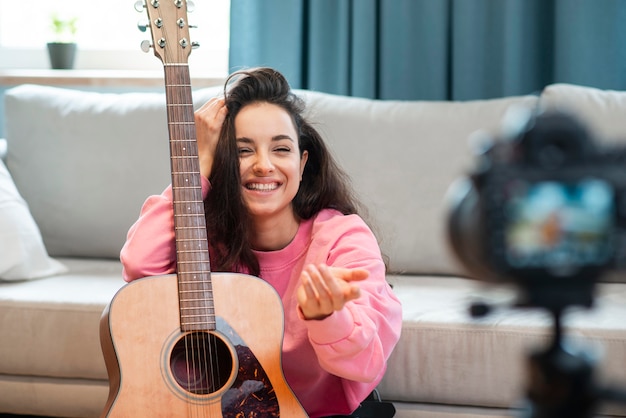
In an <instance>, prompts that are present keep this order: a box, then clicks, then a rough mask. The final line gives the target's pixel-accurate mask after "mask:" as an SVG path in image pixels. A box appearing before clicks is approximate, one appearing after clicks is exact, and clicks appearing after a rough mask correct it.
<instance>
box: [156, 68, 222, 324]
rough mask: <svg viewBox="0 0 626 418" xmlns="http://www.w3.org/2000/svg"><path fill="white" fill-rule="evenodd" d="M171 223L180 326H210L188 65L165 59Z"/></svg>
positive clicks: (212, 319) (208, 279)
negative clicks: (174, 237)
mask: <svg viewBox="0 0 626 418" xmlns="http://www.w3.org/2000/svg"><path fill="white" fill-rule="evenodd" d="M164 69H165V93H166V99H167V124H168V129H169V137H170V157H171V172H172V192H173V203H174V228H175V236H176V260H177V271H178V272H177V274H178V287H179V300H180V318H181V329H182V330H183V331H193V330H214V329H215V315H214V306H213V292H212V286H211V277H210V276H211V266H210V262H209V250H208V240H207V232H206V220H205V217H204V203H203V201H202V184H201V177H200V166H199V162H198V146H197V142H196V126H195V122H194V109H193V99H192V94H191V82H190V77H189V67H188V65H186V64H174V65H165V67H164Z"/></svg>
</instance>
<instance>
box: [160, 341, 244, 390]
mask: <svg viewBox="0 0 626 418" xmlns="http://www.w3.org/2000/svg"><path fill="white" fill-rule="evenodd" d="M170 368H171V371H172V375H173V377H174V379H175V380H176V383H178V384H179V385H180V387H182V388H183V389H184V390H186V391H188V392H191V393H193V394H196V395H206V394H209V393H213V392H215V391H217V390H219V389H220V388H222V387H223V386H224V385H225V384H226V383H227V382H228V379H229V377H230V376H231V373H232V369H233V357H232V354H231V351H230V350H229V348H228V346H227V345H226V343H225V342H224V341H223V340H222V339H220V338H218V337H216V336H215V335H214V334H211V333H208V332H193V333H189V334H186V335H185V336H184V337H183V338H182V339H180V340H178V342H177V343H176V344H175V345H174V349H173V350H172V354H171V357H170Z"/></svg>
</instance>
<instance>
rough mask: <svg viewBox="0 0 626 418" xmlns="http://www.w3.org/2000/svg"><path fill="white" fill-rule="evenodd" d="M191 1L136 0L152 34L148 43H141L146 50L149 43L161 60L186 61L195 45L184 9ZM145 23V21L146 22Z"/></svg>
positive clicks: (164, 61) (188, 7)
mask: <svg viewBox="0 0 626 418" xmlns="http://www.w3.org/2000/svg"><path fill="white" fill-rule="evenodd" d="M191 7H192V3H191V2H188V1H187V0H143V1H138V2H137V3H135V8H136V9H137V10H138V11H141V9H144V8H145V9H146V11H147V12H148V19H149V27H150V32H151V34H152V43H151V45H147V44H142V49H143V50H144V51H146V52H147V50H148V49H149V47H150V46H151V47H152V48H153V49H154V55H156V56H157V57H158V58H160V59H161V61H162V62H163V64H186V63H187V58H188V57H189V54H190V53H191V49H192V48H195V47H197V46H198V45H197V44H196V43H192V42H191V41H190V39H189V27H190V26H189V22H188V20H187V10H188V9H190V8H191ZM146 26H148V25H146Z"/></svg>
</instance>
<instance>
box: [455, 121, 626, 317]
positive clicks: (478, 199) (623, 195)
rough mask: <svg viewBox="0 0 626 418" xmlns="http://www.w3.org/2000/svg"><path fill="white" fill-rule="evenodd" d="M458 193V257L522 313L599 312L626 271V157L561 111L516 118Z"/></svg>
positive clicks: (485, 150) (483, 152)
mask: <svg viewBox="0 0 626 418" xmlns="http://www.w3.org/2000/svg"><path fill="white" fill-rule="evenodd" d="M484 139H485V140H484V141H483V142H482V144H481V147H480V150H479V155H478V158H477V165H476V167H475V169H474V170H473V172H471V173H469V175H468V176H466V177H464V178H461V179H459V180H458V181H457V182H455V183H454V184H453V185H452V186H451V188H450V190H449V193H448V203H449V204H448V207H449V214H448V234H449V242H450V245H451V248H452V250H453V252H454V253H455V255H456V256H457V258H458V259H459V260H460V261H461V263H462V264H463V266H464V267H465V268H466V269H467V270H468V273H469V275H470V276H471V277H473V278H476V279H480V280H486V281H493V282H511V283H513V284H515V285H517V286H518V287H519V289H520V291H521V292H520V300H519V304H520V305H523V306H536V307H544V308H548V309H550V310H554V311H560V310H562V309H563V308H565V307H567V306H570V305H578V306H585V307H589V306H591V304H592V301H593V290H594V284H595V282H596V281H597V279H598V278H599V277H600V276H601V275H602V274H604V273H605V272H607V271H611V270H618V269H623V268H624V266H625V263H626V165H625V162H626V149H624V148H619V147H616V146H608V145H606V144H605V145H603V146H600V144H599V143H597V142H596V141H595V138H594V137H593V136H592V135H591V133H590V131H589V130H588V129H587V128H586V127H585V126H584V124H583V123H581V122H580V121H579V120H578V119H577V118H575V117H573V116H572V115H570V114H568V113H564V112H559V111H531V110H528V109H516V110H513V111H511V112H510V113H509V115H507V117H506V118H505V123H504V128H503V132H502V133H501V134H499V135H496V137H493V136H486V137H485V138H484Z"/></svg>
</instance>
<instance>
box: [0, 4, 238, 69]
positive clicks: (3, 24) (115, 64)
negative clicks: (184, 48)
mask: <svg viewBox="0 0 626 418" xmlns="http://www.w3.org/2000/svg"><path fill="white" fill-rule="evenodd" d="M148 1H149V0H148ZM161 1H173V0H161ZM133 2H134V0H107V1H96V0H64V1H62V2H61V1H50V0H22V1H15V0H0V69H23V68H28V69H46V68H50V64H49V59H48V55H47V49H46V43H47V42H49V41H51V40H54V35H53V31H52V23H51V22H52V16H53V15H54V14H57V15H58V16H60V17H76V18H77V19H78V20H77V33H76V41H77V43H78V52H77V56H76V61H75V68H76V69H115V70H157V69H160V68H161V62H160V61H159V60H158V59H157V58H156V57H155V56H154V53H153V52H152V51H150V52H149V53H148V54H144V53H143V52H142V51H141V49H140V44H141V41H143V40H149V39H150V37H151V36H150V33H149V30H148V31H146V32H144V33H142V32H140V31H139V29H138V27H137V23H138V22H139V21H141V20H144V21H145V20H147V17H148V15H147V13H146V12H145V11H143V12H141V13H138V12H137V11H136V10H135V8H134V3H133ZM194 9H195V10H194V11H193V13H191V12H190V13H189V16H188V17H189V22H190V24H191V25H195V26H197V27H198V28H197V29H193V28H192V29H191V30H190V32H191V35H190V37H191V40H192V41H197V42H199V43H200V48H198V49H194V50H193V52H192V53H191V55H190V57H189V67H190V72H191V73H192V75H198V76H224V75H226V73H227V72H228V42H229V35H228V31H229V13H230V0H211V1H208V0H196V1H195V7H194Z"/></svg>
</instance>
